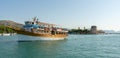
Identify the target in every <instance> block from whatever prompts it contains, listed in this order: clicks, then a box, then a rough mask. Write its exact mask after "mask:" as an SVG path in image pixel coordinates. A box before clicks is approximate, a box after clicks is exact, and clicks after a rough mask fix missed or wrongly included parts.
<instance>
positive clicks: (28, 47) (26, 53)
mask: <svg viewBox="0 0 120 58" xmlns="http://www.w3.org/2000/svg"><path fill="white" fill-rule="evenodd" d="M29 38H38V37H31V36H25V35H16V36H6V37H4V36H0V58H120V34H109V35H69V37H68V38H67V39H66V40H58V41H32V42H31V41H28V42H18V41H17V40H18V39H29Z"/></svg>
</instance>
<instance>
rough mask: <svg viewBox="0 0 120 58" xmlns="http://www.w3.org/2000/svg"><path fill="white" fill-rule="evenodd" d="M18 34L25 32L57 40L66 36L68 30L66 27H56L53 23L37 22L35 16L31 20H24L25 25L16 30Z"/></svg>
mask: <svg viewBox="0 0 120 58" xmlns="http://www.w3.org/2000/svg"><path fill="white" fill-rule="evenodd" d="M16 32H17V33H19V34H25V35H30V36H39V37H42V38H43V40H44V39H45V40H47V39H48V40H49V39H50V40H52V39H53V40H59V39H65V38H66V37H67V36H68V30H67V29H66V28H61V27H58V26H57V25H55V24H49V23H43V22H39V21H38V19H37V18H36V17H35V18H33V21H25V25H24V26H23V28H22V29H21V30H17V29H16Z"/></svg>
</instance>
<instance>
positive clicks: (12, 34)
mask: <svg viewBox="0 0 120 58" xmlns="http://www.w3.org/2000/svg"><path fill="white" fill-rule="evenodd" d="M0 35H1V36H14V35H16V33H2V34H0Z"/></svg>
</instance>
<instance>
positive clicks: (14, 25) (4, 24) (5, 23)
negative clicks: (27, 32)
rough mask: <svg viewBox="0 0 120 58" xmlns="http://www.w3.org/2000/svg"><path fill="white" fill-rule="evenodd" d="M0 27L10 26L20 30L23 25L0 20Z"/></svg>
mask: <svg viewBox="0 0 120 58" xmlns="http://www.w3.org/2000/svg"><path fill="white" fill-rule="evenodd" d="M0 25H3V26H10V27H12V28H22V27H23V24H20V23H17V22H14V21H10V20H0Z"/></svg>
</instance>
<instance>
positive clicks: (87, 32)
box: [69, 29, 90, 34]
mask: <svg viewBox="0 0 120 58" xmlns="http://www.w3.org/2000/svg"><path fill="white" fill-rule="evenodd" d="M69 34H90V30H88V29H84V30H82V29H71V30H69Z"/></svg>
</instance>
